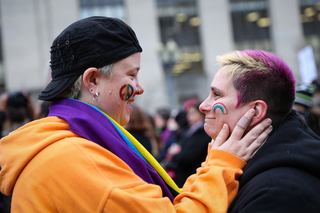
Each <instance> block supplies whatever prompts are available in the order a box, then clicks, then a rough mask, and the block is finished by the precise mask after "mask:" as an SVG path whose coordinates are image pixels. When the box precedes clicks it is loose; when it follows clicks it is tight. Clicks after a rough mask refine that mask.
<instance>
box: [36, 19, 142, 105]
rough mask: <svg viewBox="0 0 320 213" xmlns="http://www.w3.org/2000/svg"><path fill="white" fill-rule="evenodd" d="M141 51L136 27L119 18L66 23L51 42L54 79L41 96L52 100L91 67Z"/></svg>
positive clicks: (100, 65)
mask: <svg viewBox="0 0 320 213" xmlns="http://www.w3.org/2000/svg"><path fill="white" fill-rule="evenodd" d="M136 52H142V48H141V47H140V45H139V41H138V39H137V37H136V35H135V33H134V31H133V30H132V29H131V27H129V26H128V25H127V24H126V23H124V22H123V21H121V20H119V19H116V18H109V17H102V16H93V17H89V18H85V19H82V20H79V21H77V22H75V23H73V24H71V25H70V26H69V27H67V28H66V29H65V30H64V31H62V33H61V34H60V35H58V37H57V38H56V39H55V40H54V41H53V43H52V46H51V51H50V53H51V61H50V63H51V70H52V71H51V76H52V80H51V82H50V83H49V84H48V85H47V87H46V88H45V89H44V90H43V91H42V92H41V93H40V95H39V96H38V99H40V100H44V101H52V100H54V99H55V98H56V97H57V96H58V95H59V94H61V93H62V92H63V91H64V90H66V89H67V88H68V87H69V86H70V85H71V84H72V83H73V82H74V81H75V80H76V79H77V78H78V77H79V76H80V75H81V74H83V73H84V71H85V70H86V69H88V68H90V67H96V68H100V67H103V66H106V65H109V64H112V63H114V62H117V61H119V60H121V59H124V58H126V57H128V56H130V55H132V54H134V53H136Z"/></svg>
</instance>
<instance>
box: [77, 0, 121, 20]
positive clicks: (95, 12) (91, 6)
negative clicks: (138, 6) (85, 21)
mask: <svg viewBox="0 0 320 213" xmlns="http://www.w3.org/2000/svg"><path fill="white" fill-rule="evenodd" d="M90 16H108V17H114V18H119V19H121V20H125V19H126V11H125V7H124V4H123V0H80V18H87V17H90Z"/></svg>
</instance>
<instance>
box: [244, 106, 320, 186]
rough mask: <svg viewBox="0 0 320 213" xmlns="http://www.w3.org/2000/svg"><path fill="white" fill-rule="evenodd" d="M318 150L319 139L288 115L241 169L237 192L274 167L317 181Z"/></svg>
mask: <svg viewBox="0 0 320 213" xmlns="http://www.w3.org/2000/svg"><path fill="white" fill-rule="evenodd" d="M319 150H320V138H319V137H318V136H317V135H316V134H315V133H314V132H312V130H311V129H310V128H309V127H308V126H307V125H306V123H305V122H304V121H303V120H302V119H301V118H300V116H299V115H298V114H297V113H296V112H295V111H292V112H291V113H290V114H289V115H288V116H287V117H286V119H285V120H284V121H283V122H282V123H280V124H279V125H278V126H277V127H276V128H275V129H274V131H273V132H272V133H271V134H270V136H269V138H268V140H267V141H266V142H265V144H264V145H263V146H262V147H261V148H260V149H259V150H258V152H257V153H256V154H255V155H254V156H253V158H252V159H251V160H250V161H249V162H248V164H247V165H246V166H245V168H244V170H243V175H242V176H241V178H240V188H241V187H242V186H244V185H245V184H246V183H247V182H249V181H250V180H251V179H252V178H253V177H255V176H257V175H258V174H260V173H262V172H265V171H267V170H270V169H272V168H276V167H291V168H296V169H299V170H302V171H306V172H307V173H309V174H313V175H314V176H316V177H318V178H320V164H319V162H320V155H319Z"/></svg>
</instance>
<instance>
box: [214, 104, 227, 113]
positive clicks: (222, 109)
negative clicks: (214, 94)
mask: <svg viewBox="0 0 320 213" xmlns="http://www.w3.org/2000/svg"><path fill="white" fill-rule="evenodd" d="M217 109H220V110H221V112H222V113H223V114H227V113H228V110H227V108H226V106H225V105H224V104H223V103H221V102H217V103H215V104H214V105H213V106H212V111H213V113H215V112H216V110H217Z"/></svg>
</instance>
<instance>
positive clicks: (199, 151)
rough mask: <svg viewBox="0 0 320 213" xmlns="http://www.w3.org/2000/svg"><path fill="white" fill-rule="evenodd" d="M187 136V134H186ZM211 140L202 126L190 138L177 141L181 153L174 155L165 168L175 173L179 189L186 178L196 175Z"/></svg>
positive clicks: (186, 137)
mask: <svg viewBox="0 0 320 213" xmlns="http://www.w3.org/2000/svg"><path fill="white" fill-rule="evenodd" d="M186 135H187V134H186ZM210 141H211V138H210V136H209V135H207V133H206V132H205V131H204V127H203V125H202V126H201V127H200V128H198V129H197V130H196V131H195V132H193V134H192V135H190V136H185V138H183V139H181V141H179V144H180V145H181V152H180V153H178V154H176V155H174V156H173V157H172V160H171V161H170V162H169V163H168V165H167V168H168V169H173V170H174V171H175V172H176V179H175V182H176V184H177V185H178V186H179V187H180V188H181V187H182V186H183V185H184V183H185V182H186V180H187V178H188V177H189V176H190V175H192V174H195V173H196V170H197V168H198V167H200V166H201V163H202V162H203V161H205V159H206V156H207V150H208V144H209V143H210Z"/></svg>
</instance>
